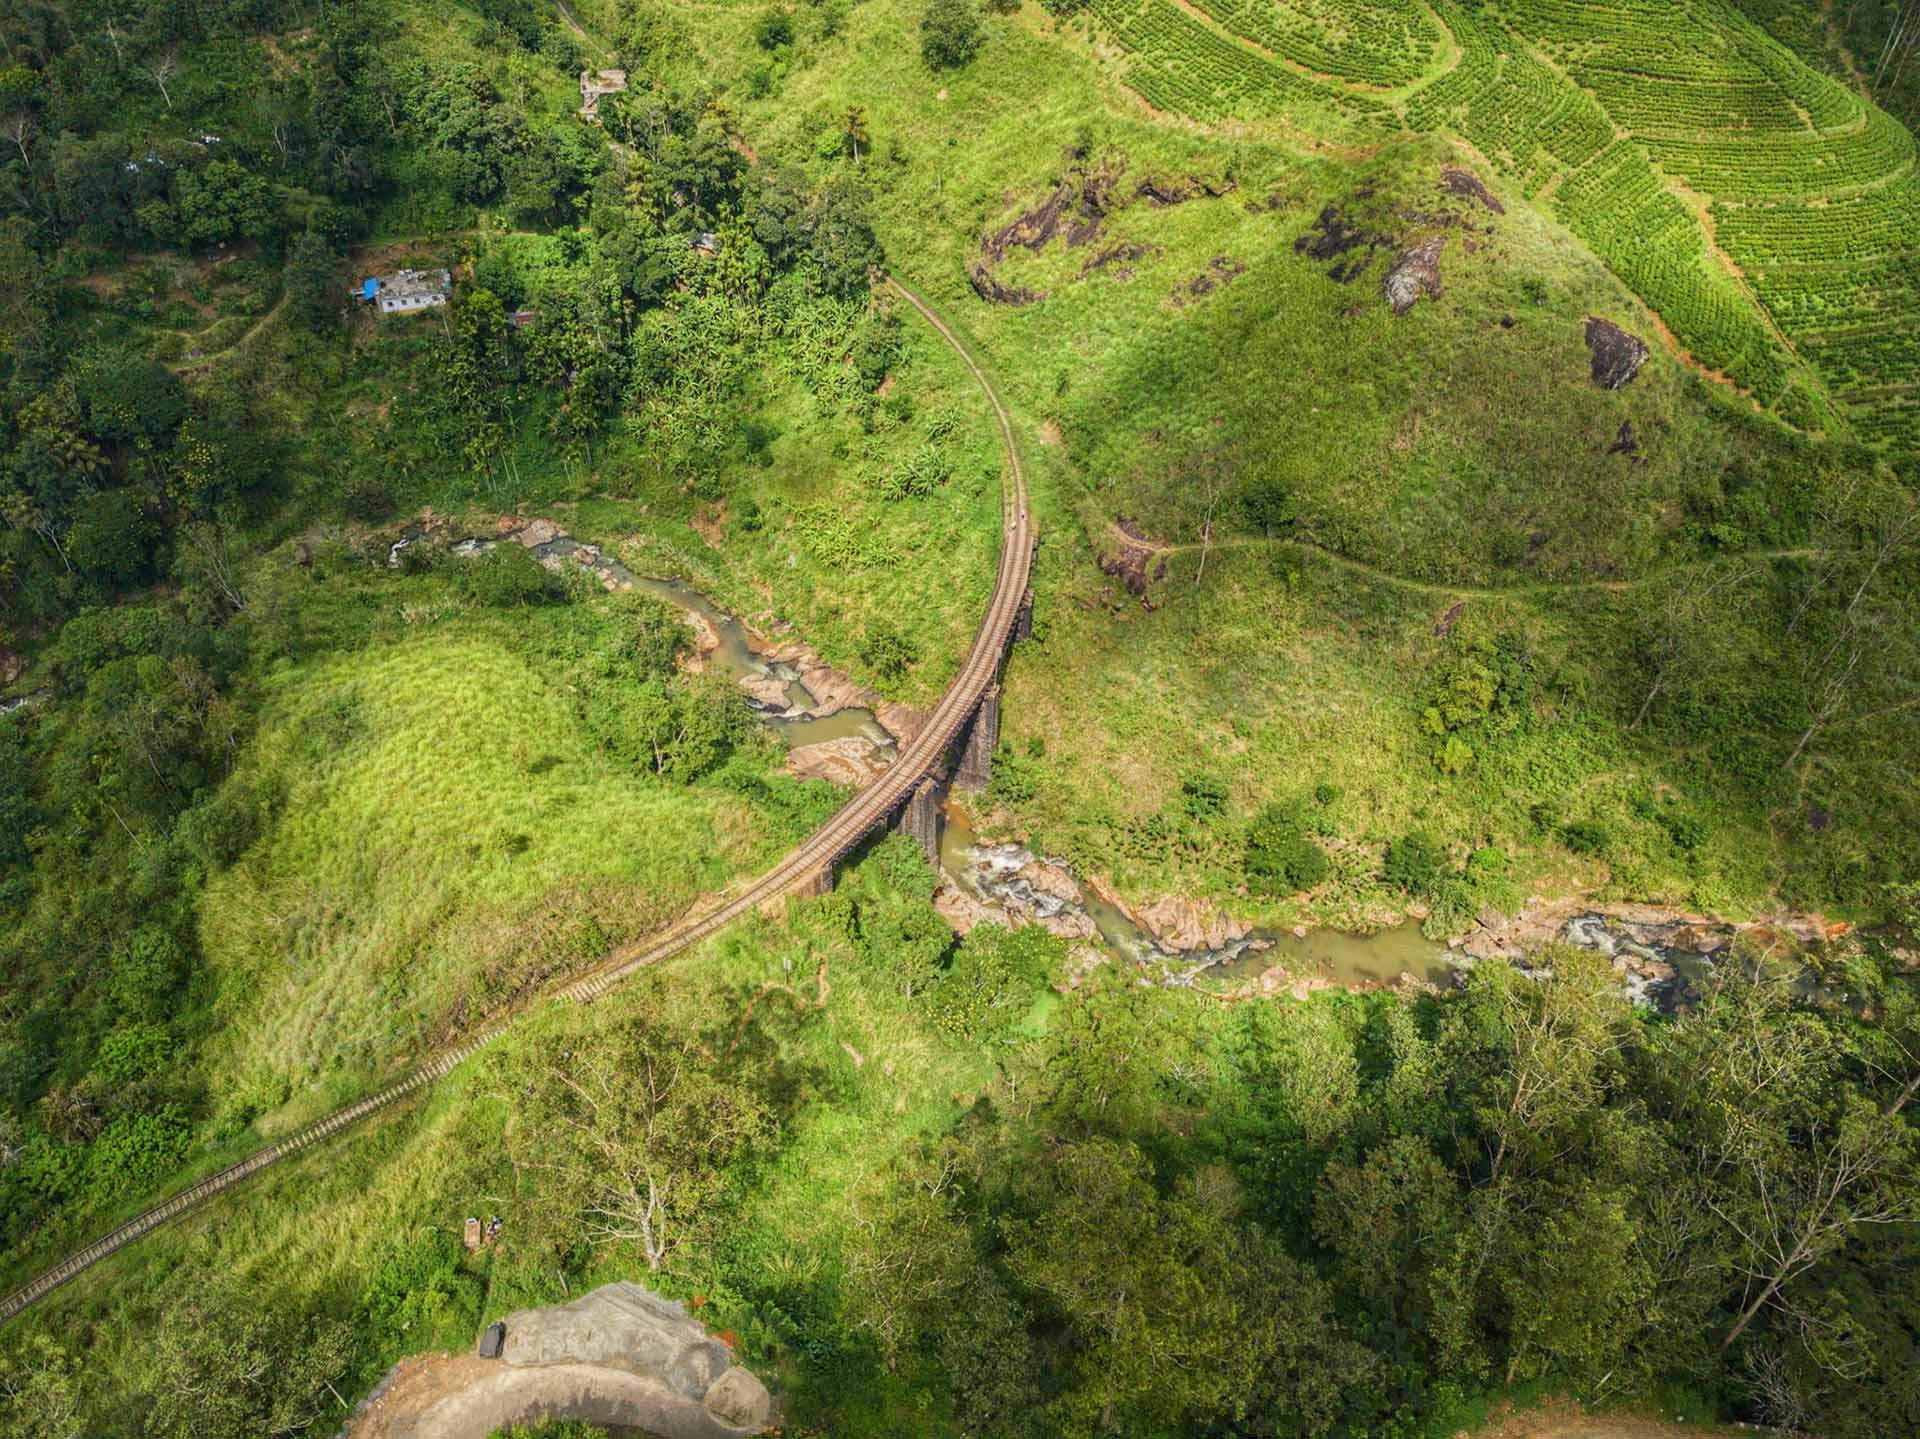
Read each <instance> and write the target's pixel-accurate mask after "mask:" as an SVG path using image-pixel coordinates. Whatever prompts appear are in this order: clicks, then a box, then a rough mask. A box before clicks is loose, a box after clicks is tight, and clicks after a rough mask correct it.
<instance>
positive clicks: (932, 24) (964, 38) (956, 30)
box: [920, 0, 987, 70]
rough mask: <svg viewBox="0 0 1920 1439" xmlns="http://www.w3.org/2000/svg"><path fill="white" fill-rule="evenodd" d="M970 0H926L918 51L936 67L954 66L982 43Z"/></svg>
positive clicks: (982, 35)
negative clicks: (927, 1)
mask: <svg viewBox="0 0 1920 1439" xmlns="http://www.w3.org/2000/svg"><path fill="white" fill-rule="evenodd" d="M986 39H987V35H986V31H985V30H983V29H981V28H980V12H979V11H978V10H976V9H974V6H973V0H929V4H928V5H927V9H926V13H925V14H924V15H922V16H921V17H920V54H921V57H922V58H923V59H925V60H926V62H927V64H929V65H931V66H932V67H933V68H934V69H936V70H957V69H959V68H960V67H961V66H962V65H965V64H966V63H967V62H968V61H969V60H971V59H973V57H974V56H975V55H978V54H979V53H980V47H981V46H982V45H984V44H985V43H986Z"/></svg>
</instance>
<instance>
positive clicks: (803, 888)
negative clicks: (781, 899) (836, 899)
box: [793, 860, 833, 899]
mask: <svg viewBox="0 0 1920 1439" xmlns="http://www.w3.org/2000/svg"><path fill="white" fill-rule="evenodd" d="M793 892H794V893H795V894H797V895H799V896H800V897H801V898H802V899H818V898H820V896H822V895H824V894H832V893H833V861H832V860H828V861H827V862H826V863H825V864H823V865H821V866H820V867H819V868H818V869H816V870H814V871H813V872H812V873H811V874H809V875H808V876H807V877H806V878H805V879H803V880H801V881H800V883H799V884H798V885H796V886H794V890H793Z"/></svg>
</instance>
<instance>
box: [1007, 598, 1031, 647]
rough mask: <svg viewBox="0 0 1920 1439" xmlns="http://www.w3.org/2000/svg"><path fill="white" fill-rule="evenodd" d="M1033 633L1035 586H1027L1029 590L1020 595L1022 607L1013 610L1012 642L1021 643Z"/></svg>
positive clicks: (1010, 641)
mask: <svg viewBox="0 0 1920 1439" xmlns="http://www.w3.org/2000/svg"><path fill="white" fill-rule="evenodd" d="M1032 635H1033V586H1032V585H1028V586H1027V592H1026V593H1025V594H1024V595H1022V596H1021V597H1020V608H1019V609H1017V610H1015V611H1014V612H1013V635H1012V637H1011V638H1010V640H1009V643H1011V644H1016V645H1017V644H1019V643H1020V641H1022V640H1024V639H1028V638H1031V637H1032Z"/></svg>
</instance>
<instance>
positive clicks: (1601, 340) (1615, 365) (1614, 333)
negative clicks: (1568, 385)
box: [1586, 315, 1649, 390]
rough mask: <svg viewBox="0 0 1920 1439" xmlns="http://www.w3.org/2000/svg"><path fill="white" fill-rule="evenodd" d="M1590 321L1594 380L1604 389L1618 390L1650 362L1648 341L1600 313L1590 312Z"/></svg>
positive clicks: (1589, 342)
mask: <svg viewBox="0 0 1920 1439" xmlns="http://www.w3.org/2000/svg"><path fill="white" fill-rule="evenodd" d="M1586 324H1587V350H1588V353H1590V354H1591V355H1592V356H1593V364H1592V367H1591V368H1592V375H1593V382H1594V384H1596V385H1598V386H1599V387H1600V388H1601V389H1603V390H1617V389H1619V388H1620V387H1621V386H1622V385H1624V384H1627V383H1628V382H1629V381H1631V380H1632V379H1633V377H1634V376H1635V375H1637V374H1639V373H1640V367H1641V366H1642V365H1644V364H1646V362H1647V356H1648V354H1649V351H1648V349H1647V342H1646V341H1645V340H1643V339H1641V338H1640V337H1639V336H1638V335H1629V334H1628V333H1627V332H1626V331H1625V330H1623V329H1621V328H1620V327H1619V326H1618V325H1616V324H1614V323H1613V321H1611V320H1603V319H1601V318H1600V316H1598V315H1589V316H1587V321H1586Z"/></svg>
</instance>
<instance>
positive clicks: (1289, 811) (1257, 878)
mask: <svg viewBox="0 0 1920 1439" xmlns="http://www.w3.org/2000/svg"><path fill="white" fill-rule="evenodd" d="M1245 864H1246V871H1247V887H1248V888H1249V889H1251V890H1252V891H1253V892H1254V893H1255V894H1268V895H1274V894H1297V893H1299V892H1300V891H1301V890H1303V889H1312V888H1313V887H1314V886H1315V885H1316V884H1318V883H1320V881H1321V880H1323V879H1325V878H1326V877H1327V874H1328V873H1329V871H1331V869H1332V868H1333V866H1332V865H1331V864H1330V863H1329V862H1328V860H1327V855H1326V851H1324V850H1323V849H1321V848H1320V846H1319V845H1317V844H1315V843H1314V842H1313V841H1312V840H1311V839H1309V838H1307V836H1306V833H1305V825H1304V824H1303V823H1302V818H1301V815H1300V812H1299V810H1298V808H1297V807H1296V806H1293V805H1287V804H1271V805H1268V806H1267V807H1266V809H1264V810H1262V811H1261V812H1260V817H1259V818H1258V819H1256V820H1255V821H1254V822H1253V825H1252V827H1251V828H1250V829H1249V830H1248V831H1247V852H1246V861H1245Z"/></svg>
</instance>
